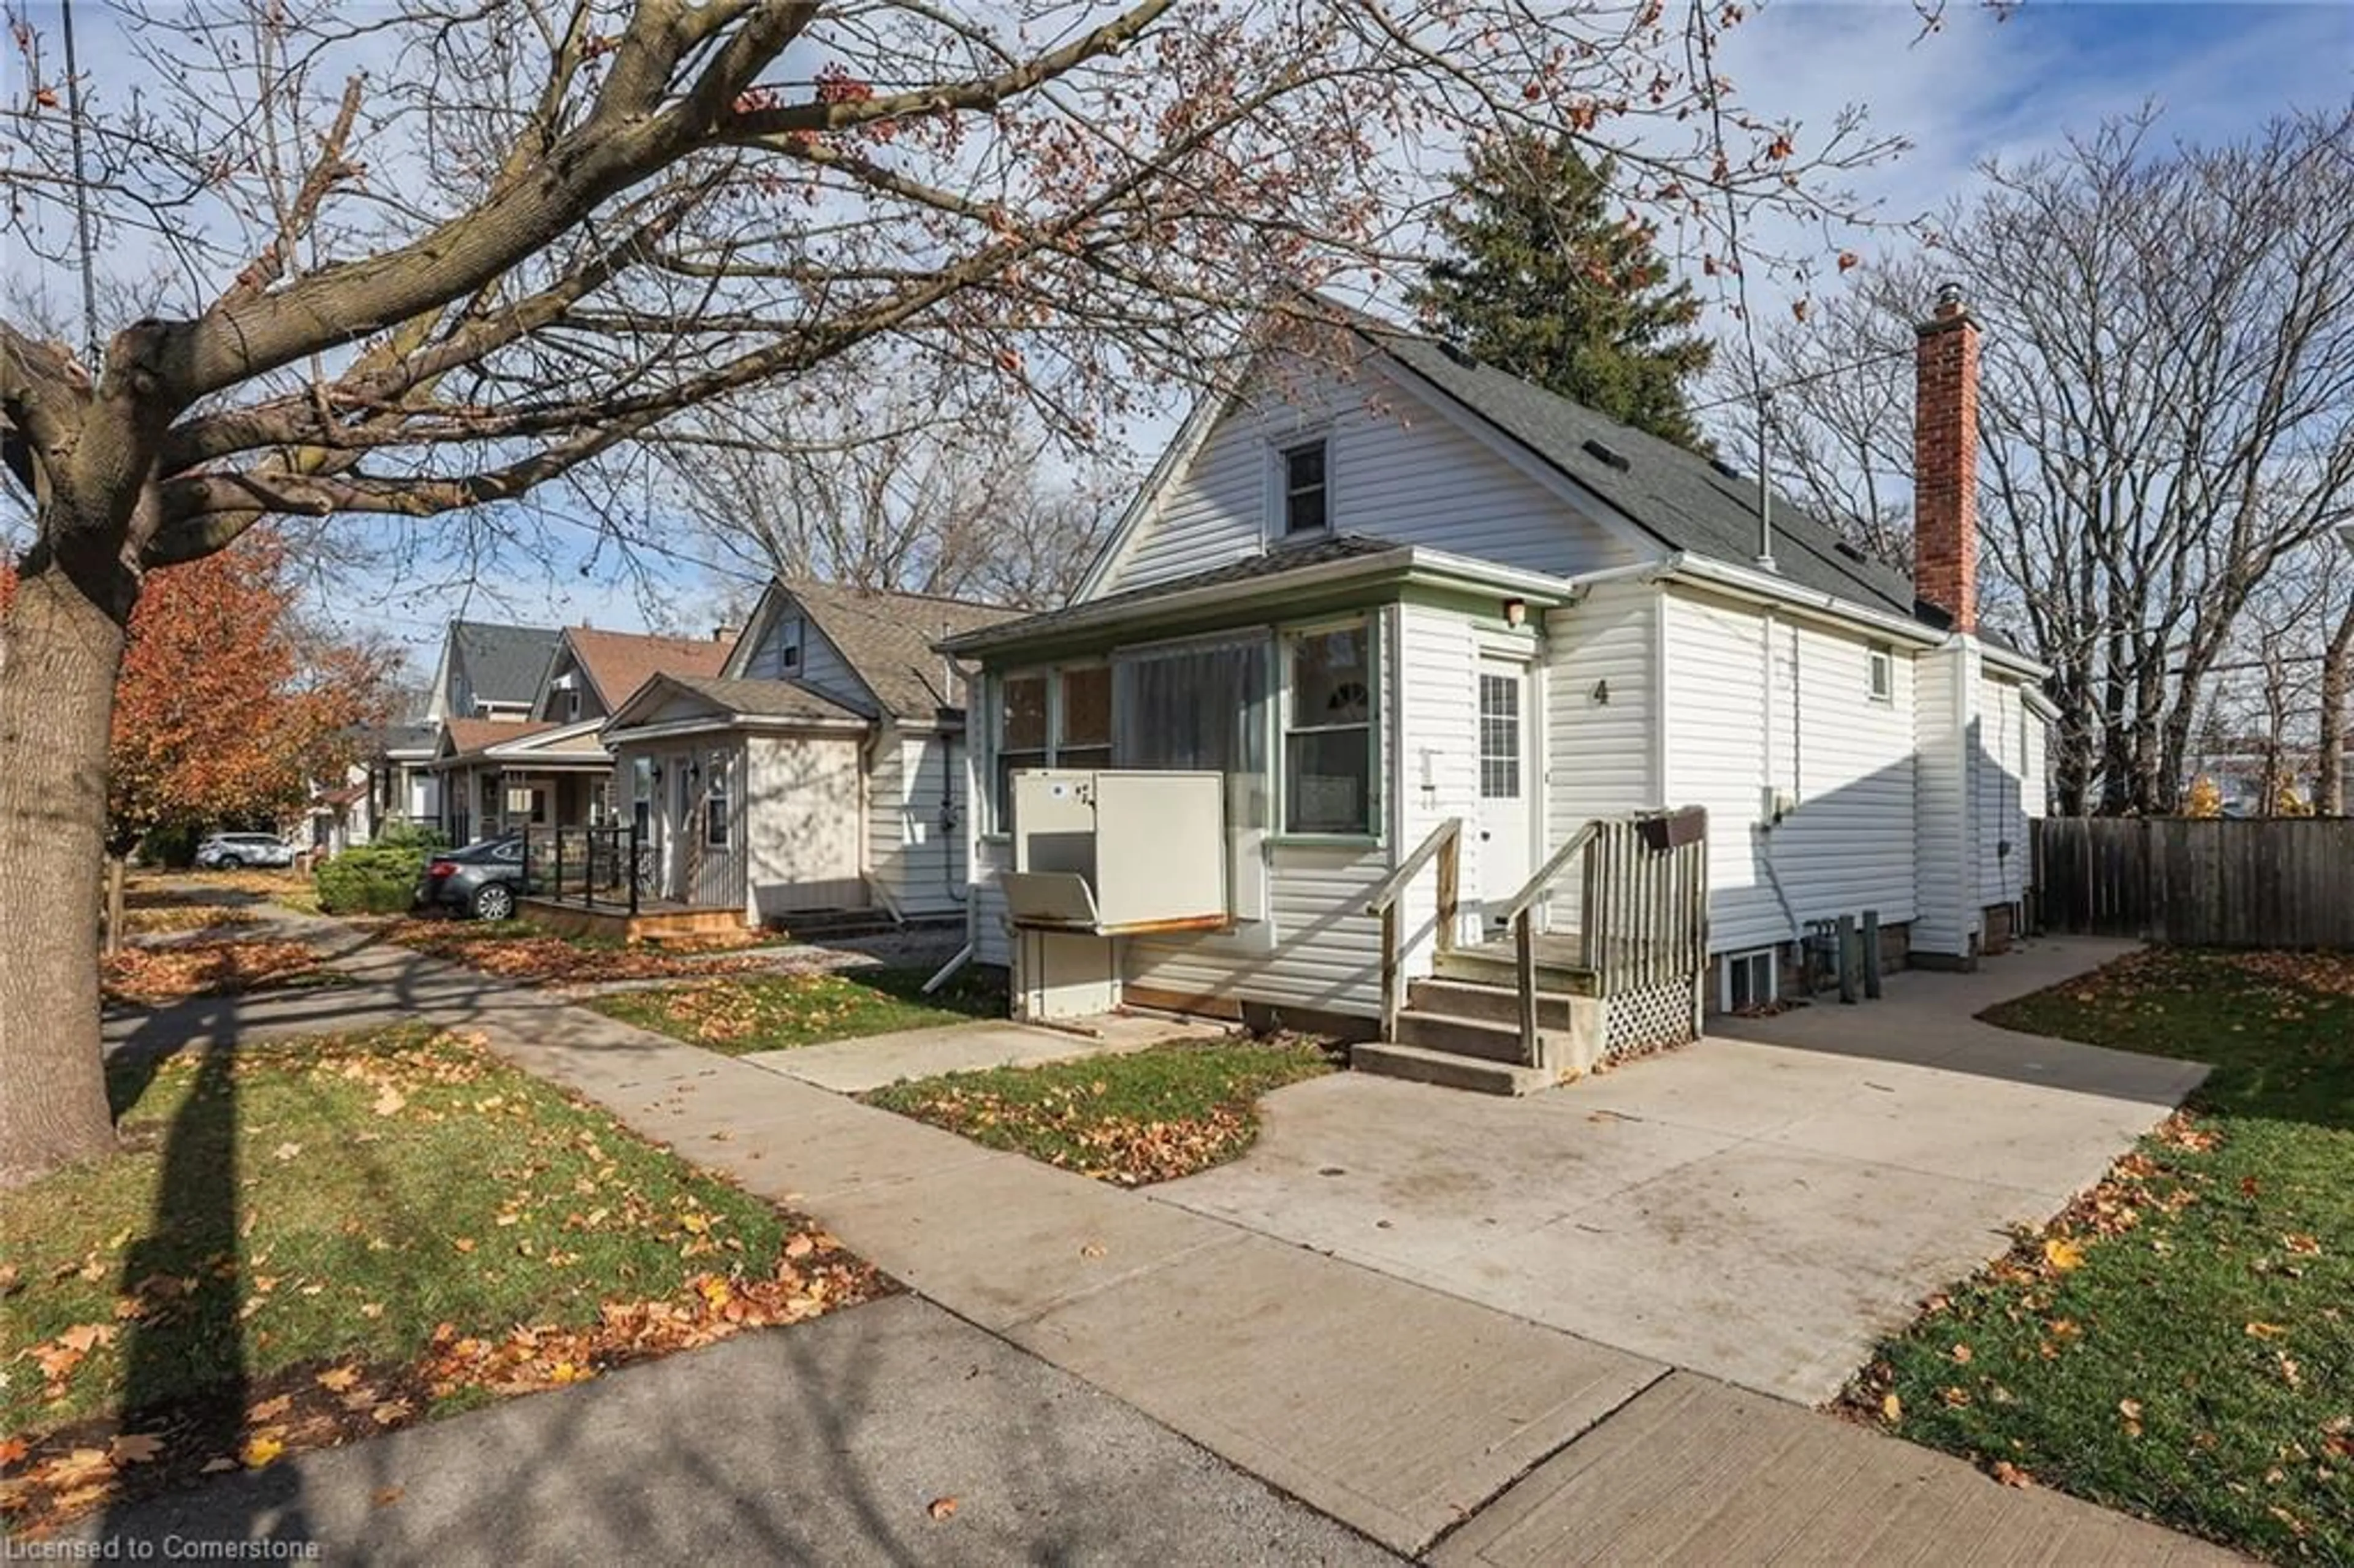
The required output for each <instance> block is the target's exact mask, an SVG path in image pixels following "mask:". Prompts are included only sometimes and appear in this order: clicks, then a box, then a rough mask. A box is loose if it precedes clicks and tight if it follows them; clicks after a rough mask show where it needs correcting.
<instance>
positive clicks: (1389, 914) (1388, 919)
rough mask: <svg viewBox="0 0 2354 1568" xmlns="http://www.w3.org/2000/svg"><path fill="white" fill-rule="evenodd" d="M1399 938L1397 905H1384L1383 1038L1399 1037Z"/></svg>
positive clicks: (1392, 1038)
mask: <svg viewBox="0 0 2354 1568" xmlns="http://www.w3.org/2000/svg"><path fill="white" fill-rule="evenodd" d="M1397 1021H1398V940H1397V906H1396V905H1395V904H1394V903H1393V904H1385V905H1384V906H1382V1038H1383V1039H1384V1040H1394V1039H1396V1038H1397Z"/></svg>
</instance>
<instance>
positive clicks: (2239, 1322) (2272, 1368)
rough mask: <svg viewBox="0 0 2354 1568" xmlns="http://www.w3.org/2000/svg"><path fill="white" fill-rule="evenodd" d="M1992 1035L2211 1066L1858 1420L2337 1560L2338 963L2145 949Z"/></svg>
mask: <svg viewBox="0 0 2354 1568" xmlns="http://www.w3.org/2000/svg"><path fill="white" fill-rule="evenodd" d="M1988 1019H1989V1020H1990V1021H1991V1022H1997V1023H2000V1024H2003V1025H2005V1026H2006V1027H2009V1028H2015V1029H2021V1030H2028V1031H2031V1032H2033V1033H2041V1034H2052V1035H2060V1036H2062V1037H2065V1038H2068V1039H2073V1040H2081V1041H2086V1042H2090V1043H2093V1044H2102V1045H2109V1046H2115V1047H2117V1048H2120V1049H2124V1050H2129V1051H2140V1052H2147V1053H2149V1054H2157V1055H2164V1056H2178V1057H2189V1058H2193V1059H2196V1060H2200V1061H2204V1062H2207V1063H2210V1064H2211V1065H2213V1067H2214V1069H2215V1070H2214V1073H2213V1074H2212V1075H2211V1077H2210V1078H2209V1079H2208V1081H2207V1083H2206V1085H2205V1086H2203V1087H2202V1088H2201V1089H2200V1091H2199V1092H2198V1094H2197V1095H2196V1096H2195V1097H2193V1098H2192V1100H2191V1101H2190V1105H2189V1106H2188V1107H2186V1108H2185V1111H2184V1114H2182V1115H2180V1116H2179V1117H2176V1118H2172V1119H2170V1120H2169V1121H2168V1123H2167V1124H2166V1126H2165V1127H2163V1128H2160V1129H2159V1131H2158V1133H2156V1134H2154V1135H2153V1136H2151V1137H2149V1138H2147V1139H2143V1140H2142V1142H2141V1144H2140V1145H2139V1146H2138V1147H2137V1149H2136V1150H2134V1151H2133V1152H2132V1153H2130V1154H2128V1155H2127V1156H2126V1158H2125V1159H2123V1160H2120V1161H2119V1162H2118V1163H2117V1165H2116V1166H2115V1168H2114V1169H2113V1170H2112V1171H2111V1172H2110V1174H2109V1177H2108V1179H2107V1181H2105V1182H2104V1183H2103V1184H2102V1185H2101V1186H2100V1187H2099V1188H2098V1189H2096V1190H2095V1191H2094V1192H2091V1193H2089V1194H2087V1195H2085V1197H2084V1198H2083V1199H2082V1200H2080V1201H2079V1202H2078V1203H2077V1204H2076V1205H2075V1206H2074V1207H2073V1208H2072V1209H2071V1210H2070V1212H2069V1213H2067V1214H2065V1215H2063V1216H2062V1218H2061V1219H2060V1220H2059V1221H2057V1222H2055V1223H2054V1224H2052V1225H2051V1226H2050V1227H2048V1228H2047V1229H2045V1230H2044V1231H2042V1232H2040V1233H2038V1234H2033V1235H2029V1236H2023V1237H2021V1238H2020V1244H2019V1245H2018V1246H2017V1247H2016V1248H2015V1249H2014V1250H2013V1252H2012V1253H2011V1254H2010V1255H2009V1256H2008V1257H2006V1258H2004V1259H2003V1260H2002V1261H2000V1262H1999V1263H1997V1264H1996V1265H1994V1266H1992V1267H1990V1268H1988V1269H1987V1270H1985V1271H1984V1272H1982V1273H1981V1274H1979V1275H1978V1277H1974V1278H1972V1279H1971V1280H1969V1281H1967V1283H1965V1284H1963V1285H1960V1286H1957V1287H1955V1288H1954V1289H1953V1290H1952V1291H1950V1292H1949V1293H1947V1294H1946V1295H1944V1296H1940V1297H1937V1298H1933V1299H1932V1300H1931V1301H1930V1303H1929V1304H1928V1310H1927V1311H1926V1313H1925V1315H1924V1316H1923V1317H1922V1318H1921V1319H1919V1320H1918V1321H1917V1322H1915V1323H1914V1326H1913V1328H1912V1329H1911V1330H1909V1331H1908V1332H1907V1333H1906V1334H1904V1335H1903V1337H1902V1338H1901V1339H1899V1340H1895V1341H1894V1342H1893V1343H1892V1344H1889V1345H1887V1346H1885V1347H1883V1348H1882V1352H1881V1357H1880V1360H1879V1361H1877V1362H1875V1364H1874V1365H1873V1366H1872V1368H1871V1369H1870V1370H1869V1371H1868V1372H1866V1374H1865V1376H1864V1377H1863V1379H1861V1381H1860V1383H1859V1384H1858V1385H1857V1387H1856V1388H1855V1389H1854V1390H1853V1391H1852V1392H1851V1394H1850V1398H1851V1400H1852V1402H1853V1403H1854V1404H1855V1405H1856V1406H1857V1407H1859V1408H1860V1409H1861V1410H1862V1411H1864V1412H1866V1413H1868V1414H1870V1416H1871V1417H1872V1418H1873V1419H1876V1420H1879V1421H1881V1422H1882V1423H1883V1424H1885V1425H1890V1426H1892V1427H1893V1429H1894V1430H1896V1431H1898V1432H1900V1433H1902V1434H1903V1436H1907V1437H1910V1438H1913V1439H1914V1440H1915V1441H1917V1442H1922V1443H1927V1444H1930V1445H1932V1446H1936V1447H1941V1448H1946V1449H1949V1450H1951V1451H1953V1452H1955V1453H1957V1454H1962V1455H1965V1456H1967V1457H1972V1458H1974V1459H1977V1460H1978V1462H1979V1463H1981V1464H1982V1465H1984V1466H1986V1467H1988V1468H1989V1469H1990V1470H1992V1471H1993V1472H1994V1473H1995V1474H1996V1475H1997V1476H1998V1477H1999V1478H2002V1479H2005V1480H2009V1481H2011V1482H2014V1483H2029V1482H2031V1483H2033V1484H2040V1485H2046V1486H2052V1487H2057V1488H2060V1489H2063V1490H2067V1491H2071V1492H2074V1493H2076V1494H2078V1495H2079V1496H2082V1497H2085V1498H2089V1499H2093V1500H2094V1501H2095V1502H2100V1503H2105V1504H2107V1505H2109V1506H2111V1507H2115V1508H2122V1509H2127V1510H2132V1511H2134V1512H2136V1513H2140V1514H2143V1515H2146V1516H2147V1517H2148V1518H2151V1519H2154V1520H2158V1521H2159V1522H2161V1523H2164V1524H2168V1525H2171V1526H2173V1527H2175V1528H2177V1529H2179V1530H2184V1531H2191V1532H2194V1533H2197V1534H2200V1535H2204V1536H2207V1537H2210V1538H2211V1539H2213V1540H2216V1541H2220V1542H2226V1543H2228V1544H2230V1545H2232V1546H2235V1547H2238V1548H2240V1549H2242V1550H2243V1551H2247V1552H2255V1553H2258V1554H2260V1555H2263V1556H2266V1557H2270V1558H2273V1559H2275V1560H2277V1561H2281V1562H2314V1561H2317V1562H2325V1563H2329V1562H2335V1563H2354V959H2349V958H2345V957H2335V958H2332V957H2316V956H2310V955H2295V954H2285V953H2253V954H2231V953H2218V952H2200V951H2182V950H2172V949H2163V948H2161V949H2152V950H2150V951H2147V952H2144V953H2140V954H2137V955H2135V956H2134V957H2132V958H2129V959H2125V960H2124V961H2122V962H2120V963H2117V964H2113V965H2111V966H2110V967H2109V968H2107V969H2103V970H2101V971H2100V972H2098V973H2097V974H2094V975H2090V976H2086V977H2084V978H2082V979H2079V980H2071V981H2069V982H2067V983H2065V984H2062V985H2061V986H2058V987H2055V988H2054V989H2052V990H2051V991H2043V992H2041V993H2039V994H2037V995H2035V996H2031V997H2025V998H2022V999H2020V1000H2019V1001H2013V1002H2010V1003H2007V1004H2005V1005H2004V1006H2002V1007H2000V1008H1998V1009H1995V1010H1994V1011H1993V1012H1989V1013H1988Z"/></svg>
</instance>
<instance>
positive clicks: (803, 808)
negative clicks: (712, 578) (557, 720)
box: [603, 579, 1014, 922]
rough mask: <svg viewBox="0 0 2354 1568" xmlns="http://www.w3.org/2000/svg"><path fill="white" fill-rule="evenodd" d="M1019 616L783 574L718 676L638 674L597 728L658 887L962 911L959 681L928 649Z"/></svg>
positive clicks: (712, 898)
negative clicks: (642, 677)
mask: <svg viewBox="0 0 2354 1568" xmlns="http://www.w3.org/2000/svg"><path fill="white" fill-rule="evenodd" d="M1013 613H1014V612H1013V611H1011V610H1006V609H998V608H995V607H993V606H988V605H977V604H970V603H966V602H964V601H961V600H957V599H935V598H929V597H927V596H923V595H918V594H901V593H876V592H869V591H864V590H861V589H856V588H843V587H837V586H834V585H831V584H825V583H817V582H811V581H806V580H801V579H779V581H777V582H775V583H773V584H771V585H770V586H769V589H768V590H767V591H766V592H765V593H764V594H763V595H762V596H761V599H760V602H759V604H758V606H757V607H756V608H755V609H754V611H753V614H752V618H751V620H750V622H749V623H748V625H747V626H746V628H745V630H744V633H743V635H742V636H741V637H740V638H739V639H738V640H737V643H736V646H735V651H734V652H733V653H732V654H731V656H730V657H729V658H728V659H727V661H726V664H725V666H724V667H723V669H722V670H721V671H720V672H719V673H718V674H717V675H716V676H715V677H706V676H701V675H695V674H681V673H663V674H657V675H655V676H653V677H652V678H651V679H649V680H647V681H646V682H644V683H642V685H641V686H639V687H638V688H637V690H636V691H635V692H634V693H632V694H631V695H630V696H629V697H628V698H627V699H626V700H625V701H623V702H622V703H621V704H620V706H619V708H618V709H617V710H616V711H615V713H614V714H613V716H612V717H611V719H610V721H609V722H608V723H607V725H606V726H605V729H604V732H603V733H604V741H605V744H606V745H607V746H608V747H610V749H611V750H612V752H613V755H614V757H615V758H617V760H618V762H619V766H620V777H621V779H622V796H621V798H622V799H624V800H628V801H629V802H630V803H631V812H632V814H633V816H634V819H635V821H637V823H638V825H639V827H640V830H641V832H642V834H643V835H644V842H647V843H649V844H651V845H652V846H653V852H652V853H653V856H654V863H655V865H656V866H657V867H658V876H657V891H658V893H659V895H661V896H663V897H664V898H669V899H673V900H676V901H678V902H682V903H687V904H696V905H703V906H722V907H728V908H741V909H742V910H743V911H744V914H745V918H746V919H747V920H749V921H754V922H761V921H769V920H774V919H778V918H779V917H781V916H787V915H791V914H806V913H809V912H811V911H814V910H821V909H823V910H841V909H872V910H875V911H877V912H879V913H881V914H883V915H885V916H889V917H891V918H893V919H896V920H920V919H938V918H943V917H946V918H962V916H963V910H964V902H965V886H966V881H967V870H966V865H965V860H964V853H963V847H964V836H965V823H964V817H965V796H964V778H965V758H964V747H963V735H964V703H965V696H964V678H963V676H962V674H961V673H960V672H959V671H958V670H957V669H956V668H955V666H954V665H953V664H952V663H951V662H950V661H949V660H948V659H947V658H946V657H945V656H943V655H942V654H940V653H938V652H935V651H934V650H933V647H932V644H933V643H934V642H936V641H939V640H940V639H942V638H944V637H951V636H955V635H958V634H960V633H963V632H968V631H972V630H978V629H980V628H981V627H985V626H991V625H995V624H997V623H998V622H1000V621H1003V620H1009V619H1011V618H1012V616H1013Z"/></svg>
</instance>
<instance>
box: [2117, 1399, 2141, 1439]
mask: <svg viewBox="0 0 2354 1568" xmlns="http://www.w3.org/2000/svg"><path fill="white" fill-rule="evenodd" d="M2117 1414H2119V1415H2121V1416H2123V1417H2124V1418H2125V1424H2126V1436H2128V1437H2138V1436H2141V1401H2140V1400H2138V1399H2121V1400H2119V1401H2117Z"/></svg>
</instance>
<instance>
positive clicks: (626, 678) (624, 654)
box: [564, 626, 736, 713]
mask: <svg viewBox="0 0 2354 1568" xmlns="http://www.w3.org/2000/svg"><path fill="white" fill-rule="evenodd" d="M564 640H565V641H567V642H569V643H570V644H571V645H572V655H573V657H574V658H575V659H578V661H579V662H580V669H581V672H582V673H584V674H586V675H587V676H588V680H589V682H590V683H592V684H593V685H595V687H596V688H597V694H598V695H599V697H601V698H603V699H604V704H605V711H606V712H608V713H610V712H612V711H613V710H614V709H616V708H618V707H620V705H622V704H623V703H624V702H626V701H628V700H629V696H630V694H631V692H634V691H636V690H637V689H638V688H639V687H640V686H642V685H644V684H645V683H646V682H647V681H648V680H649V679H650V678H652V676H655V675H697V676H715V675H716V674H718V673H719V670H720V667H721V666H722V665H724V664H726V662H727V655H728V653H729V652H732V651H733V650H734V648H735V646H736V642H735V639H733V638H729V639H726V640H725V641H722V640H721V639H719V638H716V637H654V636H649V635H647V634H645V633H643V632H635V631H598V630H593V629H592V628H589V627H586V626H568V627H566V628H565V630H564Z"/></svg>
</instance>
